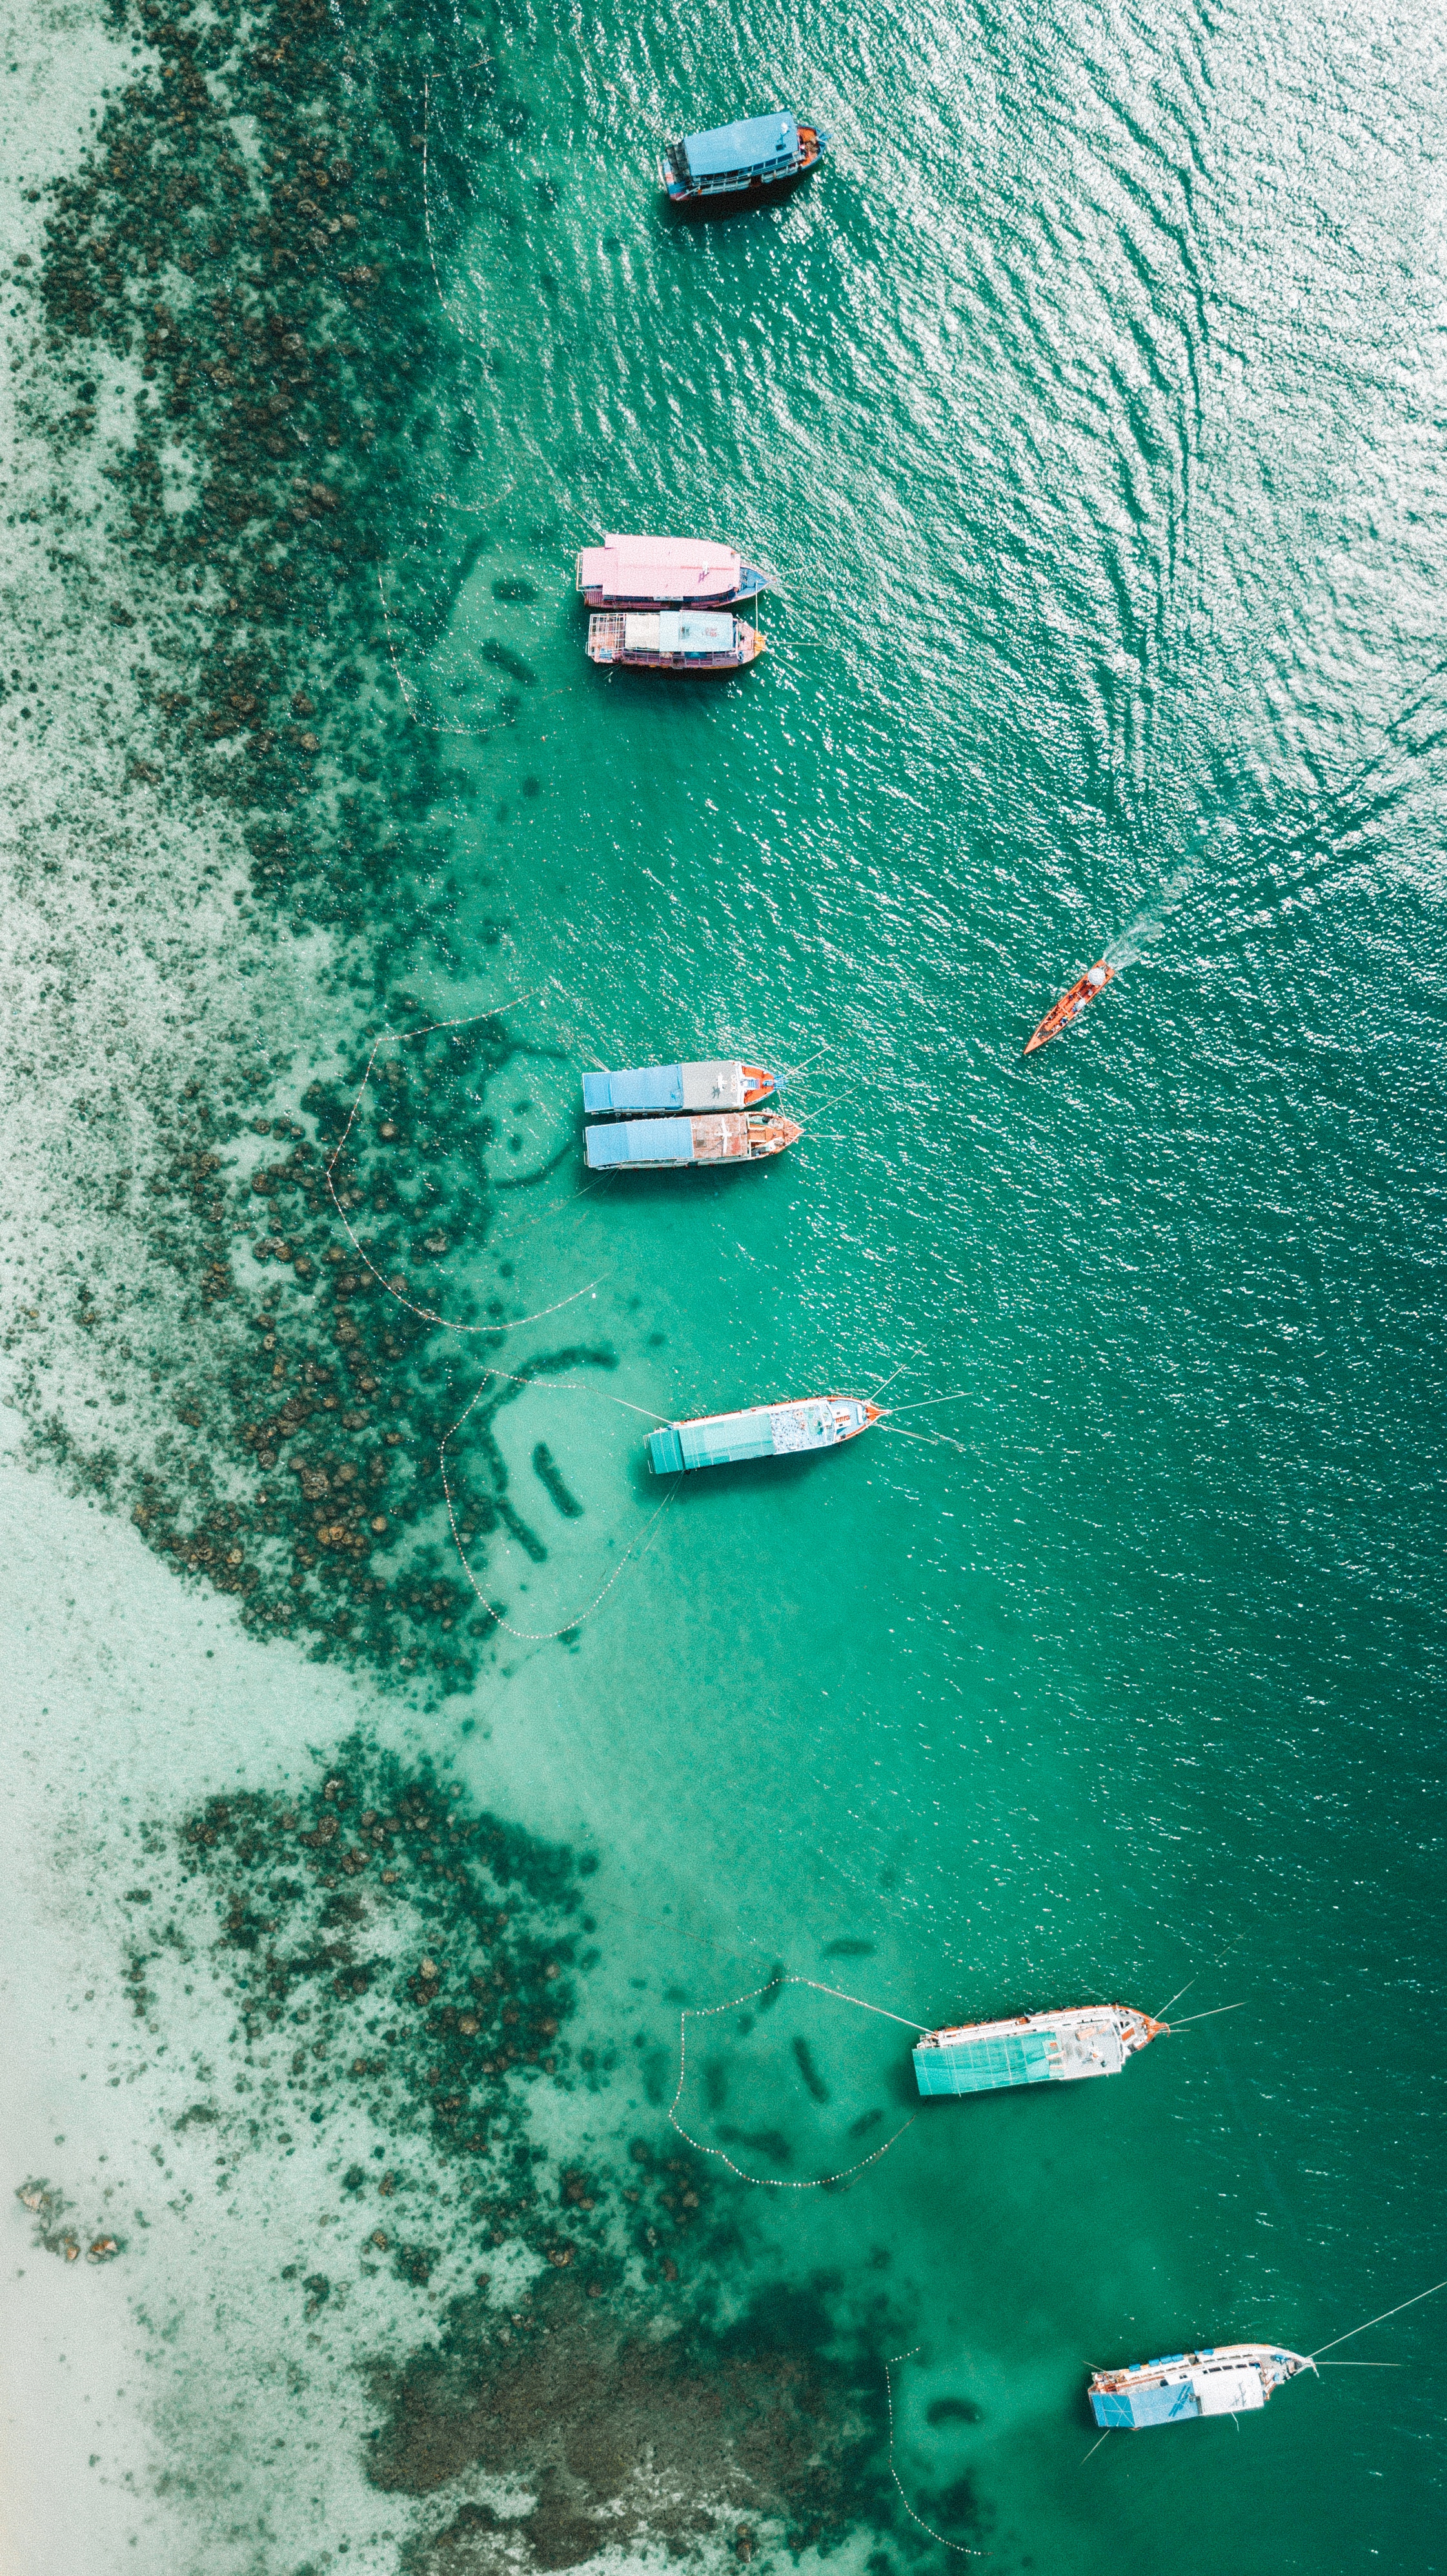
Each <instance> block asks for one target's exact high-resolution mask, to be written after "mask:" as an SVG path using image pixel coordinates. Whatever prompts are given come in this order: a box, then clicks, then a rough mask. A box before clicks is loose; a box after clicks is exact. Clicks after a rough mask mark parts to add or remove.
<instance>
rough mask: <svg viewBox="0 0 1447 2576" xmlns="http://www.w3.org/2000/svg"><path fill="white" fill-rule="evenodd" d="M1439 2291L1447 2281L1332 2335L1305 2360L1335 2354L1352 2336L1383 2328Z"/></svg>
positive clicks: (1444, 2288)
mask: <svg viewBox="0 0 1447 2576" xmlns="http://www.w3.org/2000/svg"><path fill="white" fill-rule="evenodd" d="M1439 2290H1447V2281H1434V2282H1433V2284H1432V2287H1431V2289H1430V2290H1418V2292H1417V2293H1416V2296H1415V2297H1414V2298H1410V2299H1403V2300H1402V2301H1401V2302H1400V2304H1399V2305H1398V2306H1397V2307H1395V2308H1383V2310H1382V2313H1381V2315H1380V2316H1379V2317H1368V2319H1367V2325H1365V2326H1353V2327H1352V2329H1351V2332H1350V2333H1349V2334H1343V2335H1333V2336H1332V2339H1331V2341H1330V2343H1319V2344H1318V2345H1317V2347H1316V2351H1315V2352H1309V2353H1308V2354H1307V2356H1306V2357H1307V2360H1308V2361H1316V2360H1317V2359H1318V2358H1319V2356H1320V2355H1321V2354H1322V2353H1324V2352H1335V2350H1336V2348H1337V2345H1338V2344H1339V2343H1350V2342H1351V2339H1352V2336H1353V2335H1359V2334H1365V2333H1366V2331H1367V2326H1384V2325H1385V2324H1386V2322H1387V2319H1388V2317H1399V2316H1400V2315H1401V2313H1402V2310H1403V2308H1415V2307H1418V2306H1420V2304H1421V2302H1422V2300H1423V2299H1435V2298H1436V2296H1437V2293H1438V2291H1439Z"/></svg>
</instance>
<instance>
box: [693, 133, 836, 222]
mask: <svg viewBox="0 0 1447 2576" xmlns="http://www.w3.org/2000/svg"><path fill="white" fill-rule="evenodd" d="M831 139H832V138H831V137H830V136H829V134H827V133H826V131H825V129H824V128H823V126H820V125H801V124H800V123H799V121H798V118H797V117H794V116H787V115H784V114H782V113H781V112H780V111H778V110H775V112H774V114H773V115H771V116H746V117H741V118H740V119H739V120H738V122H737V123H736V124H734V125H715V126H713V127H711V129H710V130H709V132H708V133H707V134H686V135H684V137H683V139H682V141H681V142H678V143H670V144H669V146H668V149H667V151H666V152H665V153H664V156H663V159H662V160H661V161H660V162H659V165H658V176H659V178H660V179H661V180H662V182H663V186H664V189H665V191H666V193H667V196H668V200H669V203H670V204H671V205H675V206H687V207H689V208H690V209H696V210H698V211H700V212H701V211H702V210H703V209H704V208H705V207H708V206H712V205H717V203H718V202H719V200H720V199H721V198H722V199H723V200H724V201H725V202H727V201H729V200H730V199H732V200H733V201H734V202H735V203H736V202H737V201H738V199H739V198H741V197H744V198H747V197H759V196H765V195H767V194H768V192H769V191H770V190H771V189H779V188H787V187H789V186H791V185H792V183H793V182H794V181H795V180H796V179H802V178H804V177H806V176H807V174H808V172H809V171H811V170H815V169H817V168H818V166H819V163H820V162H821V161H822V160H823V158H824V155H825V153H826V152H827V151H828V149H829V145H830V141H831Z"/></svg>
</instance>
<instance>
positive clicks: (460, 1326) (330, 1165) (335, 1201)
mask: <svg viewBox="0 0 1447 2576" xmlns="http://www.w3.org/2000/svg"><path fill="white" fill-rule="evenodd" d="M539 989H540V988H539ZM534 999H535V995H534V994H533V993H515V994H514V995H513V996H512V998H511V1000H509V1001H506V1002H499V1003H498V1004H496V1005H495V1007H494V1008H493V1009H491V1010H487V1011H470V1012H468V1013H467V1014H466V1015H465V1016H463V1017H461V1018H459V1019H455V1020H428V1021H426V1022H425V1023H424V1025H423V1026H422V1027H421V1028H419V1029H390V1028H388V1029H383V1030H381V1031H380V1033H379V1035H378V1036H377V1038H376V1040H375V1042H374V1044H373V1047H372V1052H371V1054H370V1055H369V1056H368V1058H367V1069H366V1072H365V1073H364V1074H363V1076H362V1086H361V1089H360V1090H359V1092H358V1093H357V1096H356V1099H355V1100H354V1101H353V1102H352V1106H351V1109H350V1110H349V1112H348V1114H347V1123H346V1125H345V1127H344V1128H343V1129H342V1132H341V1135H340V1136H339V1137H338V1139H337V1142H336V1144H335V1145H334V1146H333V1148H332V1151H331V1153H330V1155H329V1156H328V1158H327V1161H326V1165H325V1167H324V1172H323V1177H324V1179H325V1181H326V1185H327V1196H328V1197H329V1198H330V1200H331V1203H332V1205H333V1207H334V1208H335V1209H336V1212H337V1217H338V1220H339V1222H340V1224H341V1226H342V1230H343V1232H344V1233H345V1235H346V1237H347V1240H348V1242H349V1243H350V1244H351V1246H352V1249H353V1251H354V1252H355V1254H356V1256H357V1259H358V1260H359V1261H360V1262H361V1264H362V1267H363V1269H364V1270H366V1271H368V1272H369V1273H370V1275H371V1277H372V1278H373V1279H375V1280H376V1282H377V1285H378V1287H379V1288H385V1290H386V1292H387V1294H388V1296H389V1297H391V1298H392V1299H393V1300H394V1301H395V1303H396V1304H397V1305H399V1306H401V1307H402V1308H403V1309H404V1311H405V1312H406V1313H407V1314H409V1315H415V1316H416V1317H417V1318H418V1320H419V1322H421V1323H424V1324H439V1325H441V1326H442V1328H443V1330H444V1331H445V1332H449V1333H480V1334H483V1335H486V1334H491V1333H512V1332H518V1331H520V1330H521V1329H522V1327H523V1325H525V1324H541V1323H543V1322H545V1321H546V1319H547V1317H548V1316H549V1315H559V1314H561V1313H562V1311H563V1308H564V1307H565V1306H572V1305H575V1304H576V1303H577V1300H578V1299H579V1298H580V1297H586V1296H587V1295H588V1294H589V1291H590V1290H592V1289H594V1288H596V1287H597V1285H598V1281H597V1280H596V1279H589V1280H587V1281H585V1283H584V1285H583V1286H582V1287H581V1288H574V1289H573V1290H572V1291H571V1292H570V1294H569V1295H568V1296H566V1297H560V1298H558V1299H557V1300H556V1302H555V1303H554V1304H553V1305H551V1306H540V1307H539V1308H538V1311H537V1313H536V1314H535V1315H517V1316H513V1317H511V1318H506V1319H504V1320H503V1321H501V1322H492V1323H486V1324H468V1323H464V1322H462V1321H461V1319H460V1318H458V1317H455V1316H452V1315H439V1314H438V1313H437V1312H436V1311H435V1309H434V1308H432V1307H430V1306H418V1305H414V1303H413V1301H412V1299H411V1298H410V1297H407V1296H405V1295H404V1294H403V1291H402V1290H401V1289H400V1288H398V1287H396V1286H395V1285H394V1284H393V1282H392V1281H391V1280H390V1279H387V1278H385V1277H384V1276H383V1274H382V1272H381V1271H380V1270H379V1269H378V1268H377V1265H376V1263H375V1262H374V1261H373V1260H372V1258H371V1255H370V1254H369V1253H368V1252H367V1250H366V1249H365V1247H364V1245H363V1244H362V1242H361V1239H360V1237H359V1236H358V1234H357V1233H356V1230H355V1228H354V1227H353V1225H352V1222H351V1220H350V1218H349V1217H348V1215H347V1212H346V1210H345V1208H344V1207H343V1205H342V1203H341V1200H340V1199H339V1198H338V1196H337V1191H336V1183H335V1182H334V1180H333V1178H332V1174H333V1172H334V1171H335V1169H336V1166H337V1164H338V1162H339V1160H340V1158H341V1156H342V1153H343V1151H344V1150H345V1147H346V1142H347V1139H348V1137H349V1136H350V1135H351V1132H352V1129H353V1127H354V1126H355V1124H356V1120H357V1112H358V1110H359V1109H360V1108H361V1106H362V1102H363V1100H364V1099H365V1097H366V1093H367V1086H368V1084H369V1083H370V1082H371V1079H372V1067H373V1066H374V1064H375V1063H376V1061H377V1056H378V1053H379V1051H380V1049H381V1048H382V1047H383V1046H384V1045H385V1043H386V1041H387V1040H388V1038H394V1039H395V1040H396V1041H397V1043H398V1044H399V1045H406V1044H408V1043H409V1042H410V1040H411V1039H413V1038H425V1037H431V1036H433V1035H434V1034H435V1033H436V1032H437V1031H438V1030H439V1029H467V1028H473V1027H475V1026H476V1024H477V1022H478V1021H479V1020H495V1019H500V1018H501V1016H502V1014H503V1012H504V1011H511V1010H516V1009H517V1008H519V1007H520V1005H521V1004H522V1003H524V1002H531V1001H532V1000H534ZM494 1374H496V1375H498V1376H503V1375H505V1374H506V1372H505V1371H503V1370H498V1371H496V1372H494ZM614 1400H615V1401H617V1400H618V1399H616V1398H615V1399H614ZM639 1410H640V1411H641V1410H642V1407H640V1408H639Z"/></svg>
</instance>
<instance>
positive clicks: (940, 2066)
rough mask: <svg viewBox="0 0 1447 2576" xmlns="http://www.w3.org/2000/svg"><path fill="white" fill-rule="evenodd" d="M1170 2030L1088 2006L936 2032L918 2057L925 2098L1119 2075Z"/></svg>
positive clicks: (1124, 2009) (1118, 2008) (1115, 2007)
mask: <svg viewBox="0 0 1447 2576" xmlns="http://www.w3.org/2000/svg"><path fill="white" fill-rule="evenodd" d="M1167 2028H1168V2024H1166V2023H1165V2022H1160V2021H1152V2020H1151V2017H1150V2015H1149V2013H1143V2012H1135V2011H1133V2010H1132V2008H1131V2006H1130V2005H1129V2004H1085V2005H1083V2006H1082V2007H1081V2008H1080V2009H1079V2010H1077V2011H1074V2012H1070V2011H1066V2012H1043V2013H1022V2014H1020V2015H1019V2016H1018V2018H1016V2019H1015V2020H1012V2021H970V2022H962V2023H961V2024H960V2025H959V2026H958V2028H956V2029H954V2030H932V2031H929V2032H928V2033H927V2034H926V2036H925V2037H924V2038H923V2039H922V2040H921V2041H920V2043H919V2045H918V2047H917V2048H916V2050H915V2052H914V2074H915V2082H916V2083H917V2084H918V2086H919V2089H920V2091H921V2093H924V2094H937V2093H995V2092H999V2091H1000V2090H1001V2089H1002V2088H1003V2087H1004V2086H1006V2085H1011V2084H1070V2083H1075V2082H1078V2081H1079V2079H1080V2078H1081V2077H1082V2076H1086V2075H1119V2073H1120V2071H1121V2068H1122V2067H1123V2066H1124V2064H1125V2062H1126V2059H1127V2058H1128V2057H1132V2056H1134V2054H1135V2052H1136V2050H1137V2049H1140V2048H1146V2047H1148V2046H1149V2045H1150V2042H1151V2041H1152V2040H1153V2039H1157V2038H1159V2037H1160V2036H1161V2034H1162V2032H1163V2031H1165V2030H1166V2029H1167Z"/></svg>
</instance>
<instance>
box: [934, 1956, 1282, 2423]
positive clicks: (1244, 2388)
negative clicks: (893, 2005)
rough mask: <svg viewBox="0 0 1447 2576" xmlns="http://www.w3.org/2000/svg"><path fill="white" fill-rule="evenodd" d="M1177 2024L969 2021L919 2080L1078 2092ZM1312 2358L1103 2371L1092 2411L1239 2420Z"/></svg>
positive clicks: (945, 2089) (1245, 2350)
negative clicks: (1079, 2085)
mask: <svg viewBox="0 0 1447 2576" xmlns="http://www.w3.org/2000/svg"><path fill="white" fill-rule="evenodd" d="M1169 2031H1170V2024H1169V2022H1162V2021H1153V2020H1152V2018H1151V2016H1150V2014H1149V2013H1143V2012H1137V2011H1136V2010H1135V2009H1134V2008H1133V2007H1132V2006H1131V2005H1129V2004H1087V2005H1086V2006H1084V2007H1083V2008H1082V2009H1081V2010H1078V2011H1065V2012H1043V2013H1023V2014H1020V2015H1019V2016H1017V2017H1016V2018H1014V2019H1011V2020H1007V2021H976V2022H965V2023H962V2024H960V2025H959V2026H958V2027H957V2028H955V2029H950V2030H932V2031H927V2032H926V2033H925V2034H924V2036H923V2037H922V2038H921V2039H920V2041H919V2044H918V2046H917V2047H916V2049H915V2052H914V2072H915V2081H916V2083H917V2085H918V2086H919V2090H920V2092H921V2093H922V2094H924V2095H925V2096H926V2097H927V2098H935V2097H937V2096H939V2095H941V2094H962V2093H995V2092H999V2091H1001V2090H1003V2089H1004V2088H1006V2087H1008V2086H1012V2085H1017V2084H1070V2083H1076V2082H1079V2081H1080V2080H1081V2079H1082V2078H1083V2077H1085V2076H1090V2075H1119V2073H1120V2072H1121V2069H1122V2068H1123V2067H1124V2066H1125V2065H1126V2063H1127V2061H1128V2060H1129V2059H1130V2058H1131V2057H1133V2056H1135V2055H1136V2053H1137V2052H1138V2051H1139V2050H1140V2049H1142V2048H1147V2047H1149V2045H1150V2043H1151V2041H1152V2040H1153V2039H1160V2038H1163V2037H1166V2036H1168V2034H1169ZM1315 2367H1316V2365H1315V2363H1314V2361H1313V2360H1312V2359H1311V2358H1310V2356H1309V2355H1306V2354H1302V2353H1299V2352H1287V2351H1285V2350H1283V2349H1282V2348H1281V2347H1280V2346H1278V2345H1275V2344H1264V2343H1231V2344H1215V2345H1208V2346H1205V2347H1203V2349H1202V2350H1201V2351H1199V2352H1173V2353H1167V2354H1165V2355H1164V2356H1163V2357H1162V2358H1160V2359H1158V2360H1155V2361H1137V2362H1131V2363H1129V2364H1127V2365H1126V2367H1125V2368H1123V2369H1120V2370H1097V2371H1096V2372H1094V2374H1093V2375H1092V2378H1091V2381H1090V2389H1089V2395H1090V2406H1091V2412H1092V2414H1093V2415H1094V2417H1095V2420H1096V2423H1097V2424H1098V2425H1099V2426H1100V2428H1101V2430H1102V2432H1107V2433H1111V2432H1122V2433H1140V2432H1145V2431H1147V2430H1148V2429H1149V2428H1150V2427H1151V2426H1152V2425H1156V2424H1184V2423H1189V2422H1191V2421H1192V2420H1194V2419H1196V2418H1199V2417H1201V2416H1203V2415H1241V2414H1247V2413H1250V2412H1251V2411H1252V2410H1254V2409H1255V2408H1257V2407H1261V2406H1264V2405H1265V2403H1266V2400H1267V2398H1268V2397H1270V2396H1271V2395H1272V2394H1273V2393H1274V2391H1275V2390H1276V2389H1278V2388H1280V2387H1282V2386H1284V2384H1285V2382H1286V2381H1287V2380H1288V2379H1294V2378H1295V2376H1296V2374H1297V2372H1298V2371H1301V2370H1313V2369H1315Z"/></svg>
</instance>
